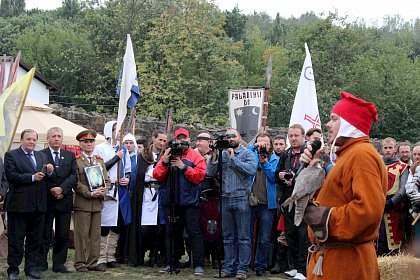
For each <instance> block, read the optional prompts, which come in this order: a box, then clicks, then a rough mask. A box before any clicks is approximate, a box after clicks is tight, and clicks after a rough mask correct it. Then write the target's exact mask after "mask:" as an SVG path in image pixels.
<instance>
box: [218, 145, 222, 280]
mask: <svg viewBox="0 0 420 280" xmlns="http://www.w3.org/2000/svg"><path fill="white" fill-rule="evenodd" d="M217 150H218V157H217V164H218V165H217V169H218V173H219V188H220V192H219V202H220V203H219V213H220V221H219V223H220V239H221V240H220V245H219V246H220V248H219V278H222V256H223V218H222V217H223V215H222V211H223V210H222V209H223V207H222V203H223V201H222V199H223V197H222V193H223V166H222V163H223V160H222V157H223V149H221V148H218V149H217Z"/></svg>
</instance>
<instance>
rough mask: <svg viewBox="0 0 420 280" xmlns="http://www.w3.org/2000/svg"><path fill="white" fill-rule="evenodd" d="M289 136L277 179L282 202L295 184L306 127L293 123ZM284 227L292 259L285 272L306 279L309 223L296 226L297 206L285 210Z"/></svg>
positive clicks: (278, 166) (281, 156) (277, 172)
mask: <svg viewBox="0 0 420 280" xmlns="http://www.w3.org/2000/svg"><path fill="white" fill-rule="evenodd" d="M287 137H288V138H289V141H290V147H289V148H288V149H287V150H285V151H284V152H283V153H282V154H281V155H280V160H279V163H278V165H277V170H276V174H278V175H277V176H276V181H277V184H278V185H279V188H280V189H281V193H282V197H281V198H280V204H282V203H283V202H284V201H286V199H288V198H289V197H290V196H291V195H292V193H293V188H294V185H295V180H294V177H295V174H296V172H297V171H298V170H299V167H300V163H299V158H300V155H301V154H302V153H303V149H304V147H305V146H304V139H305V129H304V128H303V127H302V126H301V125H300V124H293V125H291V126H290V127H289V130H288V132H287ZM283 217H284V227H285V230H284V231H285V234H286V241H287V244H288V246H289V253H290V261H291V265H292V269H291V270H289V271H286V272H285V275H286V276H288V277H293V279H306V277H305V275H306V259H307V256H308V247H309V246H310V243H309V239H308V231H307V225H306V223H305V222H302V223H300V225H299V226H295V223H294V217H295V208H294V207H293V208H292V210H291V211H289V210H286V211H283Z"/></svg>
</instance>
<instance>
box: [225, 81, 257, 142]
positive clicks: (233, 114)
mask: <svg viewBox="0 0 420 280" xmlns="http://www.w3.org/2000/svg"><path fill="white" fill-rule="evenodd" d="M263 105H264V88H259V89H240V90H233V89H232V90H229V118H230V126H231V127H232V128H236V129H237V130H238V131H239V133H240V134H241V137H242V140H244V141H245V142H247V143H250V142H251V141H252V140H253V139H254V138H255V136H257V134H258V132H259V131H260V129H261V123H262V117H263Z"/></svg>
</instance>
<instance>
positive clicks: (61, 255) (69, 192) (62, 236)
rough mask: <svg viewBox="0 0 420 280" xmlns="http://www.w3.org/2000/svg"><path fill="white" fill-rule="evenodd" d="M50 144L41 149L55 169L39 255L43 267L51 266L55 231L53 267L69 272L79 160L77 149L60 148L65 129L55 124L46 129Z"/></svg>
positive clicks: (49, 189)
mask: <svg viewBox="0 0 420 280" xmlns="http://www.w3.org/2000/svg"><path fill="white" fill-rule="evenodd" d="M47 140H48V145H49V146H48V148H46V149H44V150H41V152H42V153H44V154H45V156H46V158H47V161H48V162H49V163H51V164H52V165H54V173H53V175H52V176H51V178H50V181H49V182H48V184H47V190H48V194H47V213H46V214H45V223H44V230H43V233H42V244H41V250H40V257H39V266H40V268H41V269H42V270H47V269H48V260H47V257H48V251H49V249H50V246H51V241H52V235H53V222H54V219H55V231H54V245H53V252H52V262H53V264H52V271H54V272H61V273H69V271H68V270H67V268H66V267H65V266H64V264H65V263H66V260H67V248H68V243H69V231H70V220H71V210H72V209H73V188H75V187H76V184H77V163H76V157H75V155H74V153H72V152H70V151H66V150H63V149H60V147H61V145H62V143H63V130H62V129H61V128H59V127H52V128H50V129H49V130H48V132H47Z"/></svg>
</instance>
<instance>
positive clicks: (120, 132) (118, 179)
mask: <svg viewBox="0 0 420 280" xmlns="http://www.w3.org/2000/svg"><path fill="white" fill-rule="evenodd" d="M123 123H124V122H123ZM122 127H123V126H122V125H121V128H120V131H119V134H120V140H119V141H120V143H119V144H120V147H119V149H118V151H121V150H122V139H123V129H122ZM117 141H118V140H117ZM117 143H118V142H117ZM123 160H124V155H123V157H122V159H121V160H119V161H118V166H117V183H116V185H115V190H114V194H113V197H114V198H116V197H117V191H118V186H119V185H120V184H119V181H120V176H121V175H120V174H121V161H123Z"/></svg>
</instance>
